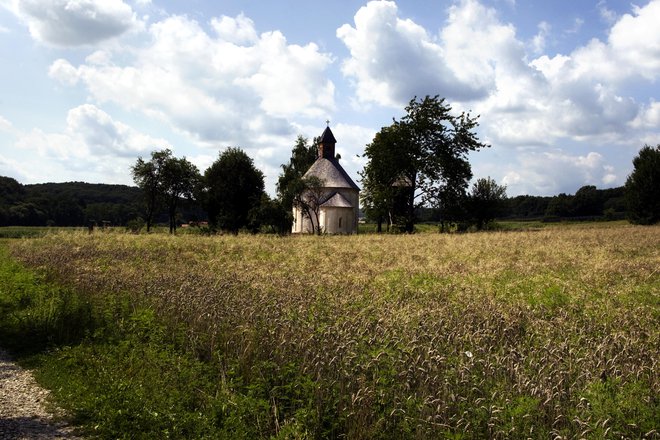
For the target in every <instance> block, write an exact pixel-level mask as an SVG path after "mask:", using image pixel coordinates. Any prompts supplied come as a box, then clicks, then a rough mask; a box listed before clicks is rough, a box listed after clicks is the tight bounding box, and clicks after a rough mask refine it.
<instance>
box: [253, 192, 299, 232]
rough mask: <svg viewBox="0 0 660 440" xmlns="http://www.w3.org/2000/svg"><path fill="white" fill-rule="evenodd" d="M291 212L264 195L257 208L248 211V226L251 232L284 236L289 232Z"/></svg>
mask: <svg viewBox="0 0 660 440" xmlns="http://www.w3.org/2000/svg"><path fill="white" fill-rule="evenodd" d="M291 217H292V216H291V210H290V209H289V210H287V209H285V208H284V206H283V205H282V203H281V202H280V201H279V200H276V199H275V200H274V199H271V198H270V197H268V194H266V193H264V194H262V196H261V201H260V202H259V206H257V207H255V208H253V209H251V210H250V213H249V225H250V229H251V230H252V231H255V232H256V231H258V230H262V231H264V232H270V233H275V234H279V235H286V234H289V233H290V232H291Z"/></svg>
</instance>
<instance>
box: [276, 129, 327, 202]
mask: <svg viewBox="0 0 660 440" xmlns="http://www.w3.org/2000/svg"><path fill="white" fill-rule="evenodd" d="M317 143H318V139H314V142H313V143H312V144H310V143H309V140H308V139H307V138H305V137H303V136H302V135H298V138H297V139H296V143H295V145H294V146H293V149H292V150H291V158H290V159H289V163H286V164H282V165H281V167H282V174H280V176H279V178H278V179H277V195H278V197H279V199H280V202H281V203H282V207H283V208H284V209H285V210H286V211H287V212H291V209H292V207H293V200H294V198H295V197H296V193H297V191H299V190H300V188H299V187H300V179H302V177H303V175H304V174H305V173H306V172H307V170H308V169H309V167H311V166H312V164H313V163H314V162H315V161H316V158H317V157H318V152H317Z"/></svg>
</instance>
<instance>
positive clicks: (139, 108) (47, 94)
mask: <svg viewBox="0 0 660 440" xmlns="http://www.w3.org/2000/svg"><path fill="white" fill-rule="evenodd" d="M658 23H660V0H650V1H648V0H639V1H638V2H636V3H630V2H627V1H618V0H578V1H575V0H571V1H566V0H556V1H552V2H549V1H546V0H528V1H526V0H454V1H452V0H397V1H364V0H363V1H357V0H341V1H327V0H326V1H323V2H321V1H317V0H280V1H263V0H188V1H174V0H163V1H159V0H0V175H3V176H9V177H13V178H15V179H16V180H18V181H19V182H21V183H24V184H27V183H43V182H67V181H83V182H90V183H120V184H132V179H131V174H130V167H131V165H132V164H134V163H135V161H136V160H137V158H138V157H143V158H148V157H149V155H150V152H151V151H154V150H161V149H163V148H170V149H171V150H172V151H173V152H174V154H175V155H176V156H177V157H183V156H185V157H186V158H187V159H188V160H190V161H191V162H193V163H194V164H195V165H197V167H198V168H199V169H200V171H201V172H202V173H203V172H204V170H206V168H208V167H209V166H210V165H211V164H212V163H213V161H215V160H216V159H217V158H218V155H219V154H220V153H221V152H222V151H223V150H224V149H225V148H227V147H230V146H231V147H240V148H242V149H243V150H244V151H245V152H246V153H247V154H248V155H249V156H250V157H252V158H253V159H254V162H255V165H256V166H257V167H258V168H259V169H260V170H262V172H263V173H264V175H265V182H266V190H267V191H268V192H269V193H270V194H271V195H274V194H275V183H276V181H277V177H278V175H279V174H280V170H281V168H280V165H281V164H283V163H286V162H288V160H289V157H290V155H291V149H292V147H293V146H294V144H295V141H296V138H297V136H298V135H302V136H304V137H306V138H309V139H312V138H313V137H315V136H319V135H320V134H321V133H322V132H323V130H324V129H325V127H326V121H330V127H331V129H332V131H333V133H334V135H335V137H336V139H337V146H336V149H337V152H338V153H339V154H340V155H341V163H342V165H343V166H344V168H345V169H346V171H347V172H348V173H349V174H350V175H351V176H352V177H353V179H354V180H356V181H357V182H358V185H359V175H358V172H359V171H360V170H361V169H362V168H363V166H364V164H365V163H366V160H365V158H364V157H361V156H362V154H363V152H364V147H365V145H366V144H368V143H370V142H371V141H372V139H373V137H374V135H375V133H376V132H378V131H379V130H380V129H381V127H383V126H387V125H390V124H391V123H392V119H393V118H396V119H399V118H400V117H402V116H403V115H404V113H405V112H404V108H405V106H406V105H407V103H408V102H409V101H410V100H411V99H412V98H413V97H415V96H417V97H423V96H425V95H430V96H435V95H439V96H440V97H444V98H446V102H447V103H448V104H450V105H451V107H452V110H453V112H454V113H455V114H457V115H458V114H460V113H461V112H470V113H471V114H472V115H473V116H474V115H479V124H480V125H479V127H478V128H477V135H478V137H479V139H480V140H481V141H483V142H485V143H487V144H489V145H490V147H489V148H487V149H483V150H480V151H478V152H475V153H473V154H471V155H470V158H469V160H470V163H471V164H472V171H473V173H474V176H475V179H476V178H483V177H491V178H493V179H495V180H496V181H497V182H498V183H499V184H501V185H506V187H507V194H508V195H509V196H515V195H520V194H530V195H555V194H559V193H562V192H563V193H568V194H573V193H575V192H576V191H577V190H578V189H579V188H580V187H582V186H584V185H595V186H596V187H598V188H609V187H616V186H620V185H623V184H624V183H625V180H626V177H627V176H628V175H629V174H630V172H631V171H632V159H633V158H634V157H635V156H636V154H637V153H638V151H639V150H640V149H641V148H642V147H643V146H644V145H646V144H648V145H657V144H660V28H659V27H658Z"/></svg>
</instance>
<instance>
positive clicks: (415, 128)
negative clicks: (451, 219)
mask: <svg viewBox="0 0 660 440" xmlns="http://www.w3.org/2000/svg"><path fill="white" fill-rule="evenodd" d="M405 110H406V115H405V116H404V117H403V118H402V119H401V120H400V121H396V120H395V121H394V122H393V124H392V125H391V126H389V127H384V128H383V129H382V130H381V131H380V133H379V134H378V135H376V138H374V142H372V143H371V144H369V145H368V146H367V148H366V149H365V156H366V157H367V159H368V162H367V165H366V166H365V170H364V172H363V176H367V179H366V181H363V186H364V187H365V191H366V193H367V194H368V195H369V197H372V199H373V200H375V201H376V204H374V205H373V207H378V208H379V209H381V210H383V209H385V210H390V211H391V209H392V207H391V206H389V207H388V206H381V205H380V203H381V202H380V201H383V200H384V202H382V203H385V204H387V203H390V204H391V203H392V202H393V198H391V197H387V194H388V193H389V190H388V189H387V187H388V186H392V185H393V184H394V183H397V186H398V187H399V188H401V187H405V188H406V191H405V200H404V202H403V215H402V219H403V221H402V223H403V224H402V225H401V226H402V229H403V230H405V231H407V232H412V231H413V229H414V223H415V210H416V209H417V208H420V207H422V206H429V205H430V206H438V207H441V208H445V209H444V213H445V214H447V215H449V214H451V213H453V212H456V209H455V208H454V205H455V204H457V203H459V201H461V200H464V199H465V195H466V192H467V187H468V182H469V180H470V179H471V178H472V169H471V167H470V163H469V162H468V159H467V156H468V154H469V153H470V152H471V151H476V150H479V149H480V148H484V147H487V146H488V145H486V144H484V143H481V142H479V140H478V139H477V136H476V134H475V132H474V130H475V129H476V127H477V126H478V123H477V119H478V116H477V117H472V116H471V115H470V114H469V113H465V112H463V113H461V114H460V115H459V116H454V115H453V114H452V112H451V110H452V109H451V106H449V105H448V104H446V103H445V100H444V99H441V98H439V97H438V96H434V97H430V96H426V97H424V98H423V99H417V98H413V99H412V100H411V101H410V103H409V104H408V106H407V107H406V109H405ZM379 136H380V137H379ZM372 168H373V169H372ZM379 195H385V197H379Z"/></svg>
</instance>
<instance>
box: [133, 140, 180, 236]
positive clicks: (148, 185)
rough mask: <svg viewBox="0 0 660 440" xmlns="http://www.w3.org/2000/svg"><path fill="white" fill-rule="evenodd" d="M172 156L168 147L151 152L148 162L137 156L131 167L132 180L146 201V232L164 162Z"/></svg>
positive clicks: (159, 193)
mask: <svg viewBox="0 0 660 440" xmlns="http://www.w3.org/2000/svg"><path fill="white" fill-rule="evenodd" d="M171 158H172V151H171V150H170V149H169V148H166V149H164V150H160V151H152V152H151V160H149V161H148V162H147V161H145V160H143V159H142V158H141V157H138V160H137V162H136V163H135V165H133V166H132V167H131V175H132V176H133V182H135V184H136V185H137V186H138V187H140V189H142V191H143V192H144V197H145V203H146V223H147V232H149V231H150V230H151V227H152V226H153V221H154V215H155V213H156V209H157V207H158V202H159V201H160V200H159V199H160V195H161V194H162V177H161V174H162V172H163V167H164V166H165V162H167V160H169V159H171Z"/></svg>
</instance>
